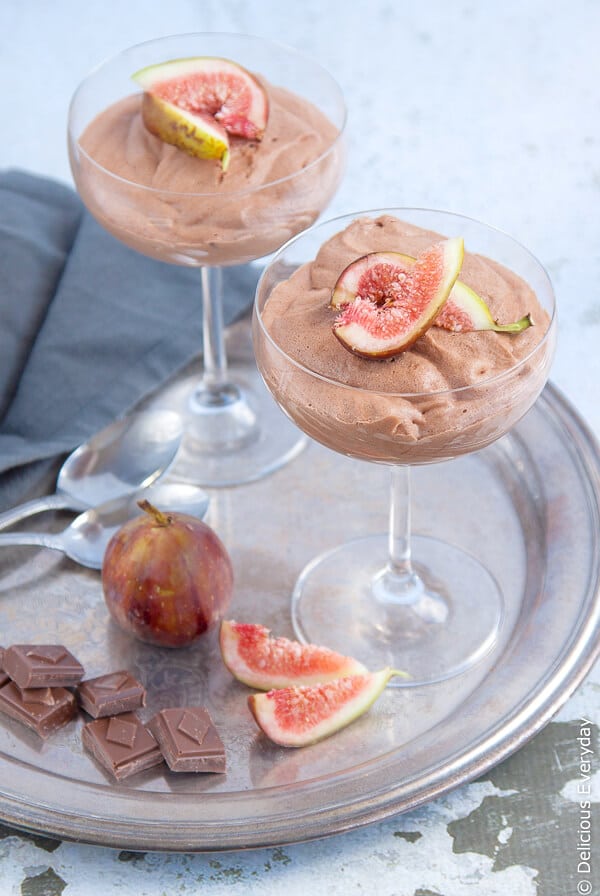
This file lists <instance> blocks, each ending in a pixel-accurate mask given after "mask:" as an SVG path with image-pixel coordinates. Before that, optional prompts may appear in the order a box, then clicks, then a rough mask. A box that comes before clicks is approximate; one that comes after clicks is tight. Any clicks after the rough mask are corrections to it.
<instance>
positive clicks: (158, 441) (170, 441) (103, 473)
mask: <svg viewBox="0 0 600 896" xmlns="http://www.w3.org/2000/svg"><path fill="white" fill-rule="evenodd" d="M181 436H182V424H181V419H180V417H179V415H178V414H176V413H175V412H174V411H168V410H160V409H157V410H147V411H141V412H139V413H136V414H132V415H130V416H129V417H124V418H123V419H121V420H116V421H115V422H114V423H111V424H110V425H109V426H107V427H105V428H104V429H102V430H101V431H100V432H98V433H96V435H94V436H92V438H91V439H90V440H89V441H88V442H86V443H85V444H84V445H81V446H80V447H79V448H76V449H75V451H73V452H72V453H71V454H70V455H69V457H68V458H67V459H66V460H65V462H64V464H63V465H62V467H61V470H60V472H59V474H58V479H57V482H56V492H55V494H53V495H46V496H44V497H42V498H34V499H33V500H32V501H27V502H26V503H24V504H21V505H19V506H18V507H14V508H12V509H11V510H7V511H6V512H5V513H1V514H0V529H3V528H6V527H7V526H11V525H12V524H13V523H16V522H18V521H19V520H22V519H25V518H26V517H28V516H31V515H33V514H34V513H40V512H41V511H43V510H61V509H69V510H86V509H87V508H88V507H95V506H97V505H99V504H103V503H105V502H106V501H110V500H112V499H113V498H118V497H121V496H122V495H127V494H130V493H131V492H134V491H136V490H137V489H140V488H145V487H147V486H149V485H151V484H152V483H153V482H155V481H156V480H157V479H158V478H159V477H160V476H162V475H163V473H165V472H166V470H167V469H168V468H169V467H170V466H171V464H172V463H173V461H174V459H175V455H176V454H177V451H178V449H179V445H180V442H181Z"/></svg>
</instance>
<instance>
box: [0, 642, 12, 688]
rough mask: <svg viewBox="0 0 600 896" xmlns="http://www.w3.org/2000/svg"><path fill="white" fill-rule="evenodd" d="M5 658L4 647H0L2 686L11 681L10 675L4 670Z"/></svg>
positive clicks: (0, 682) (0, 677)
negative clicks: (3, 662)
mask: <svg viewBox="0 0 600 896" xmlns="http://www.w3.org/2000/svg"><path fill="white" fill-rule="evenodd" d="M3 659H4V647H0V688H1V687H3V686H4V685H5V684H6V683H7V682H8V681H10V678H9V676H8V675H7V674H6V672H5V671H4V666H3V664H2V661H3Z"/></svg>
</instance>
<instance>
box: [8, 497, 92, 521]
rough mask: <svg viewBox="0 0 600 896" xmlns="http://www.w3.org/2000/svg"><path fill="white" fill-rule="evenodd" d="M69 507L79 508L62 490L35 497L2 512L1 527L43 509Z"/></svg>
mask: <svg viewBox="0 0 600 896" xmlns="http://www.w3.org/2000/svg"><path fill="white" fill-rule="evenodd" d="M67 507H69V508H71V509H73V510H76V509H77V508H76V507H74V505H73V501H72V498H69V496H68V495H65V494H62V493H61V492H56V494H54V495H45V496H44V497H43V498H33V500H31V501H25V503H24V504H19V505H18V506H17V507H11V509H10V510H5V511H4V513H0V529H6V528H7V527H8V526H12V525H13V523H18V522H19V520H24V519H25V518H26V517H28V516H33V514H34V513H41V512H42V511H43V510H62V509H64V508H67Z"/></svg>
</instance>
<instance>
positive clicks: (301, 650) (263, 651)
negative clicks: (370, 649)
mask: <svg viewBox="0 0 600 896" xmlns="http://www.w3.org/2000/svg"><path fill="white" fill-rule="evenodd" d="M219 646H220V648H221V656H222V657H223V662H224V663H225V665H226V667H227V668H228V669H229V671H230V672H231V674H232V675H233V676H234V677H235V678H237V680H238V681H241V682H243V683H244V684H247V685H249V687H252V688H257V689H258V690H261V691H269V690H272V689H275V688H287V687H292V686H297V685H314V684H319V683H322V682H325V681H331V680H332V679H334V678H343V677H346V676H349V675H359V674H364V673H365V672H366V671H367V669H366V668H365V666H363V664H362V663H359V662H358V660H355V659H352V657H347V656H342V654H340V653H336V652H335V651H333V650H330V649H329V648H328V647H319V646H318V645H316V644H301V643H300V642H299V641H292V640H290V639H288V638H281V637H280V638H273V637H271V635H270V631H269V629H268V628H266V627H265V626H264V625H256V624H254V623H242V622H235V621H234V620H223V622H222V623H221V628H220V633H219Z"/></svg>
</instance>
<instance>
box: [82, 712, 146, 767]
mask: <svg viewBox="0 0 600 896" xmlns="http://www.w3.org/2000/svg"><path fill="white" fill-rule="evenodd" d="M81 737H82V740H83V745H84V747H85V748H86V749H87V750H89V751H90V753H91V754H92V755H93V756H94V757H95V759H96V760H97V761H98V762H99V763H100V765H102V766H103V767H104V768H105V769H106V770H107V771H109V772H110V773H111V774H112V775H113V776H114V777H115V778H116V779H117V781H123V780H124V779H125V778H128V777H129V776H130V775H133V774H135V773H136V772H141V771H144V770H145V769H147V768H152V767H153V766H155V765H159V764H160V763H161V762H162V761H163V756H162V753H161V751H160V749H159V746H158V744H157V743H156V741H155V739H154V737H153V736H152V734H150V732H149V731H148V730H147V728H146V727H145V726H144V725H143V724H142V722H141V721H140V719H139V718H138V717H137V716H136V714H135V713H134V712H126V713H122V714H121V715H118V716H105V717H104V718H101V719H95V720H94V721H93V722H88V723H87V725H84V727H83V731H82V733H81Z"/></svg>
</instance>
